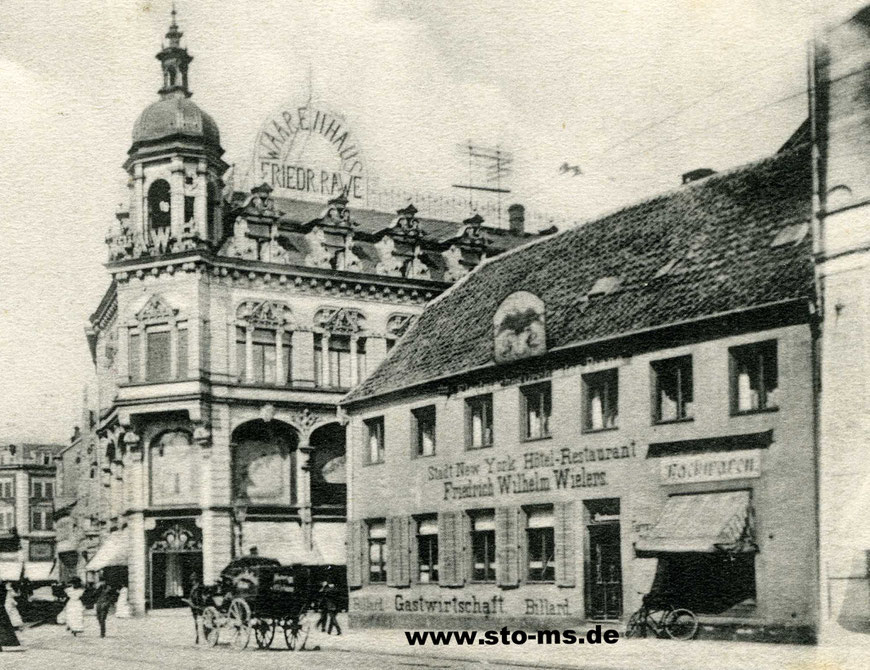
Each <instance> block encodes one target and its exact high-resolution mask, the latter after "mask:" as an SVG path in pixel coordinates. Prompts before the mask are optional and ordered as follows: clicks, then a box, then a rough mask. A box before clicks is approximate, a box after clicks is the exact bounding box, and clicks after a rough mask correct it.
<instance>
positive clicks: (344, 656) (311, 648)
mask: <svg viewBox="0 0 870 670" xmlns="http://www.w3.org/2000/svg"><path fill="white" fill-rule="evenodd" d="M314 621H315V619H314V618H309V619H307V620H306V622H305V623H306V625H307V627H308V628H309V629H310V630H311V632H310V633H309V636H308V639H307V642H306V645H305V647H306V649H305V650H304V651H302V650H297V651H292V652H291V651H288V650H287V649H286V647H285V645H284V641H283V639H282V636H281V632H280V631H278V634H277V635H276V638H275V640H274V642H273V644H272V647H273V648H272V649H269V650H260V649H256V645H255V643H254V641H253V639H252V640H251V646H250V647H249V648H248V649H246V650H244V651H236V650H234V649H232V648H230V647H229V646H228V645H226V644H219V645H218V646H217V647H214V648H210V647H207V646H204V645H201V646H196V645H194V640H193V636H194V629H193V622H192V619H191V617H190V615H189V613H188V612H184V611H174V612H171V613H166V614H164V613H159V614H158V613H153V614H150V615H148V616H146V617H143V618H138V619H117V618H115V617H110V618H109V622H108V623H109V625H108V629H109V634H108V636H107V637H106V638H105V639H101V638H100V637H99V634H98V632H97V624H96V621H95V619H94V618H93V617H92V616H89V617H87V618H86V620H85V632H84V633H83V634H82V635H80V636H79V637H77V638H73V637H72V636H71V635H70V634H69V633H67V632H66V631H65V630H64V628H63V627H62V626H56V625H49V626H40V627H37V628H32V629H29V630H25V631H22V632H21V633H20V634H19V638H20V639H21V641H22V643H23V644H24V645H26V646H27V651H26V652H23V653H17V654H11V653H10V654H7V653H3V654H2V655H0V668H2V669H3V670H6V669H7V668H9V669H10V670H11V669H14V668H25V667H26V668H33V667H39V668H62V669H63V670H76V669H78V668H82V669H87V670H101V669H102V668H106V670H109V669H111V670H123V669H125V668H131V669H132V668H149V667H152V666H153V667H154V668H155V669H159V670H171V669H173V668H184V669H185V670H194V669H196V668H202V669H203V670H239V669H240V668H245V669H247V668H257V669H260V668H262V669H263V670H271V669H272V668H274V669H276V670H277V669H278V668H281V669H282V670H283V669H286V668H293V667H304V668H324V669H345V668H353V670H385V669H389V668H396V669H402V670H404V669H406V668H415V669H418V670H419V669H420V668H433V669H438V670H441V669H447V668H450V669H462V670H472V669H481V668H485V669H486V670H498V669H507V668H516V667H537V668H561V669H567V668H571V669H578V668H583V669H585V670H610V669H626V670H656V669H659V668H661V669H662V670H665V669H667V670H683V669H685V670H765V669H767V668H770V669H771V670H811V669H812V670H847V669H852V668H854V669H855V670H867V669H870V635H865V634H854V633H851V634H850V633H843V634H841V636H840V637H839V638H838V639H836V640H833V641H832V642H831V643H830V644H826V645H823V646H818V647H813V646H799V645H778V644H765V643H752V642H724V641H697V640H694V641H689V642H675V641H672V640H657V639H642V640H634V639H632V640H624V639H620V640H619V641H618V642H617V643H615V644H609V645H605V644H602V645H590V644H583V645H578V644H574V645H547V646H541V645H538V644H536V643H534V642H527V643H526V644H524V645H501V644H499V645H494V646H477V645H475V646H470V647H469V646H464V647H458V646H440V647H434V646H427V647H420V646H415V647H411V646H409V645H408V643H407V641H406V638H405V635H404V631H401V630H386V629H366V630H348V629H347V625H346V624H347V621H346V619H345V618H344V617H343V616H340V617H339V621H340V622H341V624H342V628H343V629H344V634H343V635H341V636H334V635H333V636H327V635H325V634H323V633H319V632H317V631H314V630H313V629H314V626H313V624H314Z"/></svg>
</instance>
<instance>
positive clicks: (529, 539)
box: [526, 506, 556, 582]
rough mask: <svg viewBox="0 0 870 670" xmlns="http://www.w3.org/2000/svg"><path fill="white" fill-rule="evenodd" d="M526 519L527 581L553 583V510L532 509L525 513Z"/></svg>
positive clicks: (548, 508) (554, 541)
mask: <svg viewBox="0 0 870 670" xmlns="http://www.w3.org/2000/svg"><path fill="white" fill-rule="evenodd" d="M526 519H527V523H526V550H527V556H528V572H527V576H528V581H530V582H552V581H555V579H556V566H555V563H554V558H555V553H556V540H555V535H554V533H553V508H552V507H549V506H548V507H535V508H532V509H530V510H528V512H527V513H526Z"/></svg>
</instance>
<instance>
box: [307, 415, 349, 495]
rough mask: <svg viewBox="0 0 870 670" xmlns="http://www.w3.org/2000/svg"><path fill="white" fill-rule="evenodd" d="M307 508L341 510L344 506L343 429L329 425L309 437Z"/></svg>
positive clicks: (345, 488)
mask: <svg viewBox="0 0 870 670" xmlns="http://www.w3.org/2000/svg"><path fill="white" fill-rule="evenodd" d="M310 445H311V447H312V449H313V451H312V453H311V462H310V463H311V504H312V505H313V506H314V507H333V508H341V509H342V510H344V508H345V506H346V505H347V482H346V462H345V428H344V426H341V425H340V424H337V423H330V424H327V425H326V426H323V427H321V428H318V429H317V430H315V431H314V433H312V435H311V440H310Z"/></svg>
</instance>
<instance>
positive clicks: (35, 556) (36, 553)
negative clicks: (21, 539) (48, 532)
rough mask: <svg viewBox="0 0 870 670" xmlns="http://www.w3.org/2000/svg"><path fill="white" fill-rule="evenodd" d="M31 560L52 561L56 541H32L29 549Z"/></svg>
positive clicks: (29, 558)
mask: <svg viewBox="0 0 870 670" xmlns="http://www.w3.org/2000/svg"><path fill="white" fill-rule="evenodd" d="M27 560H29V561H51V560H54V542H44V541H40V542H35V541H34V540H31V541H30V548H29V550H28V559H27Z"/></svg>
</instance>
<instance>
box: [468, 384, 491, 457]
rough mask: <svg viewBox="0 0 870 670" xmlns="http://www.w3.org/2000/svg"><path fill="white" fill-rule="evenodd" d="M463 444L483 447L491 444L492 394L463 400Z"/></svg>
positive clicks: (475, 447)
mask: <svg viewBox="0 0 870 670" xmlns="http://www.w3.org/2000/svg"><path fill="white" fill-rule="evenodd" d="M465 417H466V419H465V446H466V448H467V449H483V448H485V447H491V446H492V394H489V393H487V394H486V395H479V396H475V397H473V398H468V399H467V400H466V401H465Z"/></svg>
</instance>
